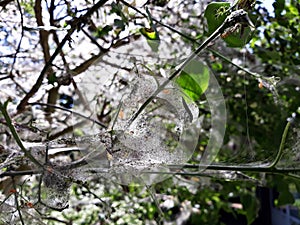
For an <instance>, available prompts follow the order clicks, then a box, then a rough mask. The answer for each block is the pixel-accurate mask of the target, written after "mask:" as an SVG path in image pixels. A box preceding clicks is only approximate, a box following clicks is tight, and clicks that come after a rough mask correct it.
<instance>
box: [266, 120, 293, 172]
mask: <svg viewBox="0 0 300 225" xmlns="http://www.w3.org/2000/svg"><path fill="white" fill-rule="evenodd" d="M290 125H291V123H290V122H288V123H287V124H286V126H285V128H284V131H283V134H282V137H281V142H280V146H279V149H278V152H277V155H276V158H275V159H274V161H273V162H272V163H271V165H270V166H269V167H270V168H275V166H276V165H277V163H278V162H279V160H280V159H281V157H282V154H283V149H284V144H285V140H286V137H287V134H288V131H289V127H290Z"/></svg>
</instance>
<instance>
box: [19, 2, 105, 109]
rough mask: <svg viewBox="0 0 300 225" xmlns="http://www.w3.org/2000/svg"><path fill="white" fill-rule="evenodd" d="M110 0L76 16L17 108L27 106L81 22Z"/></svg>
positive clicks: (98, 3)
mask: <svg viewBox="0 0 300 225" xmlns="http://www.w3.org/2000/svg"><path fill="white" fill-rule="evenodd" d="M107 1H108V0H100V1H98V2H97V3H96V4H94V5H93V7H91V8H90V9H89V10H88V11H87V12H86V13H85V14H84V15H83V16H80V17H79V18H75V19H74V20H73V22H72V23H71V28H70V29H69V31H68V33H67V34H66V35H65V37H64V38H63V40H62V41H61V42H60V44H59V46H58V47H57V48H56V49H55V52H54V53H53V54H52V56H51V57H50V59H49V61H47V63H46V64H45V66H44V67H43V69H42V71H41V73H40V75H39V77H38V79H37V80H36V83H35V84H34V85H33V86H32V88H31V90H30V91H29V92H28V93H27V94H26V95H25V97H24V98H23V99H22V100H21V102H20V103H19V105H18V107H17V109H18V112H19V113H20V112H21V111H23V110H24V108H25V106H26V105H27V103H28V100H29V99H30V98H31V97H32V96H33V95H34V94H35V93H36V92H37V91H38V90H39V88H40V86H41V85H42V83H43V80H44V76H45V74H46V73H47V71H48V69H49V68H50V66H51V65H52V63H53V61H54V59H55V58H56V57H57V56H58V54H59V53H60V51H61V50H62V48H63V47H64V45H65V44H66V43H67V41H69V40H70V39H71V36H72V34H73V33H74V32H75V31H76V30H77V29H78V28H79V27H80V26H81V24H83V23H85V22H86V20H87V19H88V18H89V17H90V16H91V15H92V14H93V13H94V12H96V11H97V10H98V9H99V8H100V7H101V6H103V5H104V4H105V3H106V2H107Z"/></svg>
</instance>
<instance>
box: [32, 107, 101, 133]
mask: <svg viewBox="0 0 300 225" xmlns="http://www.w3.org/2000/svg"><path fill="white" fill-rule="evenodd" d="M29 105H41V106H47V107H52V108H55V109H60V110H63V111H66V112H69V113H72V114H74V115H76V116H80V117H82V118H84V119H86V120H89V121H91V122H93V123H95V124H97V125H99V126H100V127H103V128H107V126H106V125H105V124H104V123H101V122H99V121H97V120H94V119H91V118H90V117H88V116H85V115H83V114H81V113H78V112H75V111H72V110H70V109H67V108H64V107H60V106H58V105H53V104H48V103H40V102H33V103H29Z"/></svg>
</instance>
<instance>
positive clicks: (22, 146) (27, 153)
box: [0, 102, 43, 167]
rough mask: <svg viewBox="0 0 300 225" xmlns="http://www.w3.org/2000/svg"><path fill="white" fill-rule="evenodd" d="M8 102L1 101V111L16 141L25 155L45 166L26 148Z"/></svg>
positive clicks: (38, 164) (40, 165)
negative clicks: (11, 116)
mask: <svg viewBox="0 0 300 225" xmlns="http://www.w3.org/2000/svg"><path fill="white" fill-rule="evenodd" d="M7 104H8V102H5V103H4V104H2V102H0V111H1V112H2V115H3V116H4V119H5V121H6V123H7V126H8V128H9V129H10V131H11V133H12V135H13V137H14V139H15V141H16V142H17V144H18V146H19V147H20V149H21V151H22V152H23V153H24V154H25V156H26V157H27V158H28V159H30V160H31V162H33V163H34V164H36V165H37V166H39V167H43V165H42V164H41V163H40V162H39V161H37V160H36V159H35V158H34V157H33V155H31V153H30V152H29V151H27V149H26V148H25V146H24V145H23V143H22V141H21V139H20V137H19V135H18V133H17V131H16V129H15V127H14V125H13V124H12V121H11V118H10V116H9V114H8V112H7V110H6V108H7Z"/></svg>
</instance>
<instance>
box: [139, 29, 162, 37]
mask: <svg viewBox="0 0 300 225" xmlns="http://www.w3.org/2000/svg"><path fill="white" fill-rule="evenodd" d="M140 32H141V34H142V35H144V36H145V37H146V38H147V39H149V40H159V38H158V34H157V33H156V32H155V30H154V29H151V28H145V27H143V28H141V29H140Z"/></svg>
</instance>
